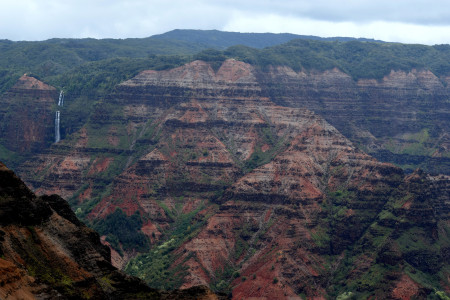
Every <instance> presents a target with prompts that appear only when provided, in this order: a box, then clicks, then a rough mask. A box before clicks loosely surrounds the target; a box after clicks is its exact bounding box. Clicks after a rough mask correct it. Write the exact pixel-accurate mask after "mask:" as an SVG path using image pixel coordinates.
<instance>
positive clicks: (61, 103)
mask: <svg viewBox="0 0 450 300" xmlns="http://www.w3.org/2000/svg"><path fill="white" fill-rule="evenodd" d="M58 106H61V107H62V106H64V92H63V91H62V90H61V91H60V92H59V98H58ZM60 115H61V113H60V112H59V111H57V112H56V115H55V143H57V142H59V140H60V139H61V134H60V132H59V131H60V130H59V120H60Z"/></svg>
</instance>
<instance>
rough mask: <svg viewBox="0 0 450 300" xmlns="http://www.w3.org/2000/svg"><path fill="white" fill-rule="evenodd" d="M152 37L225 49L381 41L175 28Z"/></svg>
mask: <svg viewBox="0 0 450 300" xmlns="http://www.w3.org/2000/svg"><path fill="white" fill-rule="evenodd" d="M151 38H152V39H161V40H167V41H170V40H172V41H174V40H177V41H184V42H191V43H197V44H199V45H203V46H205V47H208V48H215V49H226V48H228V47H230V46H234V45H244V46H248V47H253V48H259V49H261V48H265V47H270V46H275V45H279V44H283V43H286V42H289V41H291V40H294V39H304V40H317V41H339V42H348V41H354V40H357V41H364V42H382V41H379V40H374V39H365V38H359V39H357V38H352V37H329V38H322V37H318V36H313V35H298V34H292V33H241V32H228V31H219V30H193V29H175V30H172V31H169V32H166V33H163V34H157V35H153V36H151Z"/></svg>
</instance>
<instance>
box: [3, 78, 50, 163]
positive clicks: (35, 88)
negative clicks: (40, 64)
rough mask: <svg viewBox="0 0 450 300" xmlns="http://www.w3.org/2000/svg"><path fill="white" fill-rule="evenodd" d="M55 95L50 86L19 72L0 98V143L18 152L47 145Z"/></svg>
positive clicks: (40, 148)
mask: <svg viewBox="0 0 450 300" xmlns="http://www.w3.org/2000/svg"><path fill="white" fill-rule="evenodd" d="M56 99H57V91H56V89H55V88H54V87H52V86H49V85H47V84H45V83H43V82H41V81H39V80H37V79H36V78H33V77H29V76H27V75H23V76H22V77H21V78H20V79H19V80H18V82H17V83H16V84H15V85H14V86H13V87H12V88H11V89H10V90H9V91H8V92H7V93H5V94H4V95H3V96H2V98H1V99H0V103H1V105H0V124H1V127H0V141H1V145H2V146H3V147H5V148H6V149H8V150H10V151H13V152H15V153H16V154H19V155H21V154H28V153H30V152H36V151H38V150H42V149H44V148H46V147H48V146H49V145H50V144H51V142H52V141H54V132H55V131H54V113H53V106H54V105H55V104H56V102H55V101H56ZM2 156H3V155H2Z"/></svg>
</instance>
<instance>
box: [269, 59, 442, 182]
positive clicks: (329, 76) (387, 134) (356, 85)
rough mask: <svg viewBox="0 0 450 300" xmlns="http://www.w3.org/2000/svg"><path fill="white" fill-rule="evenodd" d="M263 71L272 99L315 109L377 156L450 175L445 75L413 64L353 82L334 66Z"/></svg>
mask: <svg viewBox="0 0 450 300" xmlns="http://www.w3.org/2000/svg"><path fill="white" fill-rule="evenodd" d="M262 76H264V79H263V80H262V82H263V83H262V84H261V86H262V87H264V88H265V91H266V93H267V94H269V95H270V96H271V99H273V101H274V102H275V103H278V104H280V105H284V106H290V107H305V108H308V109H310V110H312V111H314V112H315V113H317V114H319V115H321V116H323V117H324V118H325V119H326V120H327V121H328V122H330V123H331V124H332V125H333V126H335V127H336V128H337V129H338V130H339V131H340V132H342V133H343V134H344V135H345V136H346V137H348V138H349V139H350V140H352V141H353V142H354V143H355V144H356V145H358V146H359V147H360V148H362V149H363V150H365V151H366V152H368V153H370V154H371V155H373V156H375V157H376V158H378V159H379V160H381V161H387V162H391V163H396V164H398V165H400V166H402V167H403V168H404V169H406V170H408V171H409V172H411V171H412V170H413V169H414V168H416V167H418V166H420V167H422V168H424V169H427V170H428V171H430V172H432V173H435V174H439V173H445V174H449V170H450V168H449V166H450V157H449V153H450V152H449V147H450V139H449V134H450V133H449V131H448V128H449V100H448V99H449V88H448V85H449V83H450V81H449V77H442V78H438V77H437V76H436V75H434V74H433V73H432V72H430V71H425V70H414V69H413V70H410V71H392V72H391V73H390V74H389V75H387V76H385V77H383V78H382V79H381V80H375V79H359V80H357V81H355V80H354V79H353V78H352V77H350V76H349V75H347V74H345V73H343V72H342V71H339V70H338V69H333V70H329V71H325V72H323V73H305V72H294V71H293V70H292V69H290V68H287V67H275V68H272V69H271V71H270V72H267V73H263V75H262Z"/></svg>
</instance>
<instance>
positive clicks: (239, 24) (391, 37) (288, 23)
mask: <svg viewBox="0 0 450 300" xmlns="http://www.w3.org/2000/svg"><path fill="white" fill-rule="evenodd" d="M239 28H246V30H247V31H248V32H269V31H270V32H275V33H284V32H289V33H296V34H304V35H317V36H322V37H335V36H346V37H365V38H374V39H377V40H383V41H388V42H402V43H422V44H429V45H432V44H439V43H448V41H450V30H449V29H450V28H449V27H448V26H438V25H434V26H425V25H416V24H407V23H399V22H389V21H376V22H365V23H353V22H348V21H347V22H330V21H321V20H313V19H309V18H295V17H286V16H278V15H274V14H268V15H254V16H249V15H242V14H241V13H235V15H234V16H233V18H232V19H231V20H230V21H229V23H228V24H227V25H226V26H225V27H224V30H227V31H239Z"/></svg>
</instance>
